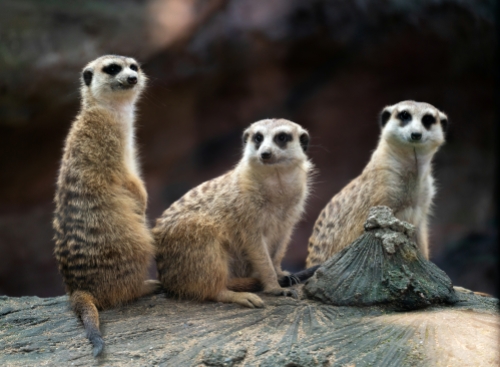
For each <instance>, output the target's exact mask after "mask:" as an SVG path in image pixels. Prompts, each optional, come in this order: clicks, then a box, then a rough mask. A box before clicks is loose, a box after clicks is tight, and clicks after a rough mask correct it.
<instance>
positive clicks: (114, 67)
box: [102, 64, 122, 75]
mask: <svg viewBox="0 0 500 367" xmlns="http://www.w3.org/2000/svg"><path fill="white" fill-rule="evenodd" d="M102 71H103V72H105V73H106V74H109V75H116V74H118V73H119V72H120V71H122V67H121V66H120V65H118V64H110V65H108V66H105V67H103V68H102Z"/></svg>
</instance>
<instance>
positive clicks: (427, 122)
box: [422, 115, 436, 130]
mask: <svg viewBox="0 0 500 367" xmlns="http://www.w3.org/2000/svg"><path fill="white" fill-rule="evenodd" d="M435 122H436V118H435V117H434V116H432V115H424V117H422V124H423V125H424V127H425V128H426V129H427V130H429V129H430V128H431V125H432V124H434V123H435Z"/></svg>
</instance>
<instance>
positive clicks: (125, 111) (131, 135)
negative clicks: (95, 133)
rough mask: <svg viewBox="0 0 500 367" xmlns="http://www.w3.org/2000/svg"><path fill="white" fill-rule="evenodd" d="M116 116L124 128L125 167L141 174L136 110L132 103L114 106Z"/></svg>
mask: <svg viewBox="0 0 500 367" xmlns="http://www.w3.org/2000/svg"><path fill="white" fill-rule="evenodd" d="M112 111H113V114H114V117H115V118H116V119H117V121H119V124H120V127H121V129H123V130H122V131H123V137H124V152H123V159H124V164H125V167H126V168H127V169H128V170H129V172H130V173H132V174H133V175H135V176H138V177H139V176H140V174H139V164H138V160H137V151H136V146H135V127H134V120H135V110H134V106H133V105H132V104H126V105H119V106H114V108H113V109H112Z"/></svg>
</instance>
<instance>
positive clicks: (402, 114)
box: [398, 111, 411, 122]
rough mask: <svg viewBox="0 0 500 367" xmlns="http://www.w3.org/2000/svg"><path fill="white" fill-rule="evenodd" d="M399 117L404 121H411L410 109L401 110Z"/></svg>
mask: <svg viewBox="0 0 500 367" xmlns="http://www.w3.org/2000/svg"><path fill="white" fill-rule="evenodd" d="M398 119H400V120H401V121H402V122H410V121H411V115H410V113H409V112H408V111H401V112H400V113H398Z"/></svg>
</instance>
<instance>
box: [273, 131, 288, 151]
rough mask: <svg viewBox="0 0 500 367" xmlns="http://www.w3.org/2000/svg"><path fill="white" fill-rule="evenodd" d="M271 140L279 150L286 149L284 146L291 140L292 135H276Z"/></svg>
mask: <svg viewBox="0 0 500 367" xmlns="http://www.w3.org/2000/svg"><path fill="white" fill-rule="evenodd" d="M273 140H274V142H275V143H276V145H277V146H279V147H280V148H282V149H283V148H285V147H286V144H287V143H288V142H289V141H292V140H293V137H292V134H289V133H278V134H276V135H275V136H274V139H273Z"/></svg>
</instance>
